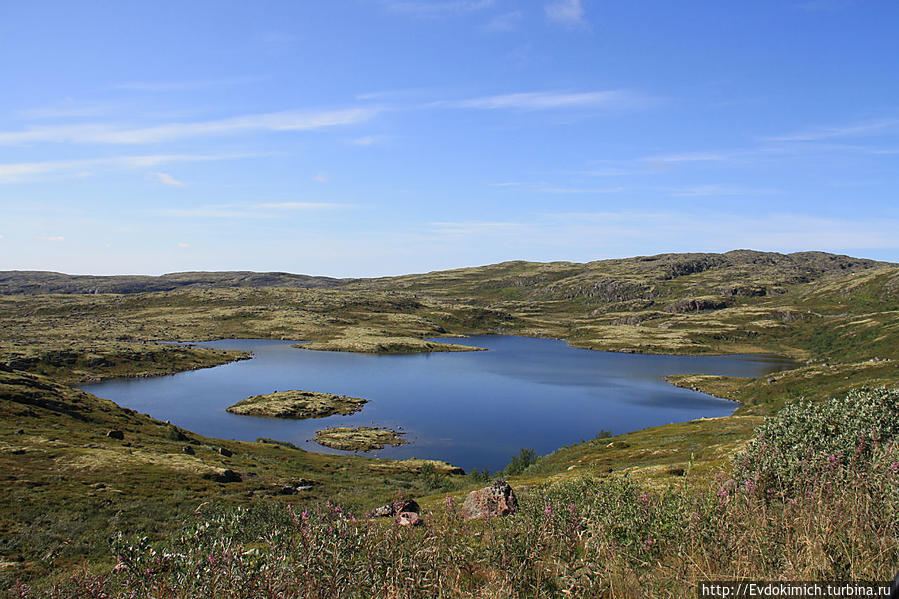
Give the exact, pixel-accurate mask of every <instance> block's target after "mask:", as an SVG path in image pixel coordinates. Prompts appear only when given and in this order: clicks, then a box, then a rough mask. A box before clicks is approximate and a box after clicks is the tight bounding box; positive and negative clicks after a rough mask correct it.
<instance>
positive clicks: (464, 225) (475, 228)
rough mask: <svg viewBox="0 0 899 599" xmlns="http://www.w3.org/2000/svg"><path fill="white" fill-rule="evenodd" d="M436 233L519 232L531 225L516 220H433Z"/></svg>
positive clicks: (479, 233)
mask: <svg viewBox="0 0 899 599" xmlns="http://www.w3.org/2000/svg"><path fill="white" fill-rule="evenodd" d="M431 227H432V228H433V230H434V232H435V233H438V234H442V235H460V236H464V235H483V234H488V235H489V234H502V233H514V234H519V233H521V232H522V231H524V230H525V229H528V228H529V225H527V224H524V223H515V222H490V221H464V222H433V223H431Z"/></svg>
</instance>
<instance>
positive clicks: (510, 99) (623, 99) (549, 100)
mask: <svg viewBox="0 0 899 599" xmlns="http://www.w3.org/2000/svg"><path fill="white" fill-rule="evenodd" d="M653 101H654V100H653V99H651V98H648V97H645V96H641V95H638V94H636V93H634V92H630V91H627V90H621V89H613V90H602V91H591V92H577V93H565V92H550V91H540V92H521V93H514V94H501V95H497V96H484V97H480V98H469V99H466V100H452V101H441V102H435V103H433V104H432V105H433V106H442V107H448V108H473V109H478V110H499V109H512V110H525V111H530V110H553V109H565V108H608V109H621V108H637V107H644V106H646V105H648V104H651V103H652V102H653Z"/></svg>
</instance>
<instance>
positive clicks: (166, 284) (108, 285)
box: [0, 270, 342, 295]
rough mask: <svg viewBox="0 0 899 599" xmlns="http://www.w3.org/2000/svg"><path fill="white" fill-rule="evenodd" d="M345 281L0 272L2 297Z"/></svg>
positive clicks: (272, 275)
mask: <svg viewBox="0 0 899 599" xmlns="http://www.w3.org/2000/svg"><path fill="white" fill-rule="evenodd" d="M341 282H342V281H341V279H335V278H331V277H314V276H310V275H295V274H291V273H286V272H249V271H227V272H176V273H169V274H165V275H161V276H149V275H111V276H95V275H67V274H63V273H58V272H46V271H36V270H7V271H0V294H8V295H12V294H35V295H36V294H42V293H147V292H153V291H174V290H176V289H214V288H230V287H249V288H253V287H302V288H328V287H335V286H337V285H339V284H340V283H341Z"/></svg>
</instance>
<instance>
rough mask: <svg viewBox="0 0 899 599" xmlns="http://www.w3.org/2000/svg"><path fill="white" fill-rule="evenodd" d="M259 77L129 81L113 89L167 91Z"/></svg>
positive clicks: (242, 81) (225, 83)
mask: <svg viewBox="0 0 899 599" xmlns="http://www.w3.org/2000/svg"><path fill="white" fill-rule="evenodd" d="M258 80H259V77H235V78H233V79H198V80H195V81H130V82H126V83H119V84H116V85H114V86H113V87H114V88H115V89H125V90H131V91H143V92H167V91H181V90H191V89H204V88H209V87H221V86H228V85H244V84H247V83H252V82H253V81H258Z"/></svg>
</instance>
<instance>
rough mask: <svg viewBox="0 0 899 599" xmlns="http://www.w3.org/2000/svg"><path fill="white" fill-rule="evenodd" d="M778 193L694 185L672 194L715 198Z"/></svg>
mask: <svg viewBox="0 0 899 599" xmlns="http://www.w3.org/2000/svg"><path fill="white" fill-rule="evenodd" d="M773 193H778V191H777V190H775V189H753V188H747V187H731V186H727V185H694V186H692V187H682V188H679V189H675V190H673V191H672V192H671V195H672V196H676V197H690V198H694V197H714V196H757V195H770V194H773Z"/></svg>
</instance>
